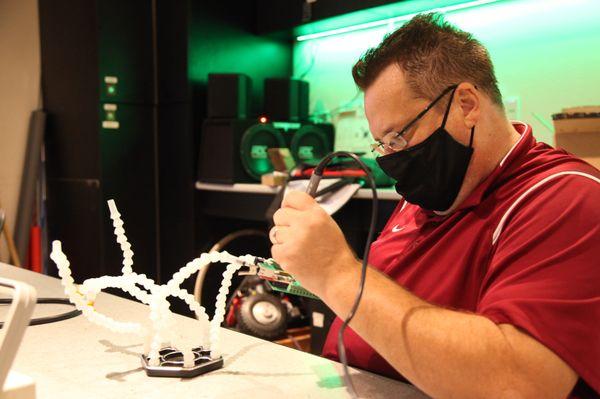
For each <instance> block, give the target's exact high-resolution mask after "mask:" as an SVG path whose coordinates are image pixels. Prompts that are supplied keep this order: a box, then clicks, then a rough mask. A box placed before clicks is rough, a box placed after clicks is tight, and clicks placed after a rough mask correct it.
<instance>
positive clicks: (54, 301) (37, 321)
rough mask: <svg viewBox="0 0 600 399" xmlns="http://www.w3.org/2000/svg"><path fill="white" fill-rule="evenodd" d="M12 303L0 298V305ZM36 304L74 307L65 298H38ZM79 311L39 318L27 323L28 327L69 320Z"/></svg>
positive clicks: (78, 313) (10, 300) (0, 322)
mask: <svg viewBox="0 0 600 399" xmlns="http://www.w3.org/2000/svg"><path fill="white" fill-rule="evenodd" d="M11 303H12V299H9V298H0V305H10V304H11ZM36 303H38V304H55V305H69V306H73V307H74V306H75V305H73V304H72V303H71V302H69V300H68V299H67V298H38V299H37V302H36ZM80 314H81V311H79V310H71V311H69V312H65V313H61V314H58V315H56V316H47V317H39V318H37V319H31V320H30V321H29V325H30V326H37V325H40V324H48V323H55V322H57V321H62V320H67V319H71V318H73V317H76V316H79V315H80ZM3 327H4V322H3V321H0V329H1V328H3Z"/></svg>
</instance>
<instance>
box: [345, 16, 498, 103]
mask: <svg viewBox="0 0 600 399" xmlns="http://www.w3.org/2000/svg"><path fill="white" fill-rule="evenodd" d="M393 62H395V63H397V64H398V66H400V68H402V70H403V71H404V72H405V73H406V79H407V84H408V85H409V87H410V88H411V90H412V91H413V92H414V93H415V94H416V95H417V96H418V97H420V98H426V99H433V98H435V97H436V96H438V95H439V94H440V93H441V92H442V91H443V90H444V89H445V88H446V87H448V86H451V85H453V84H457V83H461V82H470V83H472V84H473V85H475V86H476V87H477V88H478V89H480V90H482V91H483V92H484V93H486V94H487V95H488V96H489V97H490V98H491V99H492V101H493V102H494V103H496V104H497V105H499V106H500V107H502V95H501V94H500V90H499V89H498V81H497V80H496V75H495V74H494V66H493V65H492V60H491V59H490V55H489V53H488V51H487V50H486V48H485V47H484V46H483V45H482V44H481V43H480V42H479V41H478V40H477V39H475V38H474V37H473V35H471V34H470V33H467V32H464V31H462V30H460V29H458V28H457V27H455V26H453V25H451V24H450V23H448V22H446V21H444V19H443V16H442V15H441V14H438V13H429V14H419V15H417V16H415V17H414V18H412V19H411V20H410V21H408V22H407V23H406V24H404V25H403V26H401V27H400V28H398V29H397V30H396V31H395V32H393V33H391V34H389V35H387V36H386V37H385V38H384V39H383V41H382V42H381V43H380V44H379V45H378V46H377V47H374V48H371V49H369V50H367V52H366V53H365V54H363V55H362V57H361V58H360V59H359V60H358V62H356V64H354V67H353V68H352V77H353V78H354V81H355V82H356V84H357V85H358V86H359V87H360V88H361V89H362V90H365V89H366V88H368V87H369V86H370V85H371V84H372V83H373V81H374V80H375V79H376V78H377V76H378V75H379V74H380V73H381V71H382V70H383V69H384V68H386V67H387V66H389V65H390V64H392V63H393Z"/></svg>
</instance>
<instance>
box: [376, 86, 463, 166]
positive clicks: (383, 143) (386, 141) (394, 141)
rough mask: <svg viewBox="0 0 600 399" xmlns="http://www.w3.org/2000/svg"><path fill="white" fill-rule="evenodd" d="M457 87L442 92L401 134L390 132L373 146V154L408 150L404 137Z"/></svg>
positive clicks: (450, 87)
mask: <svg viewBox="0 0 600 399" xmlns="http://www.w3.org/2000/svg"><path fill="white" fill-rule="evenodd" d="M457 87H458V85H452V86H449V87H447V88H446V89H445V90H444V91H443V92H442V94H440V95H439V96H438V97H437V98H436V99H435V100H433V101H432V102H431V103H429V105H428V106H427V107H425V109H423V111H421V112H419V114H418V115H417V116H416V117H415V118H414V119H413V120H411V121H410V122H408V124H407V125H406V126H404V128H403V129H402V130H400V131H399V132H389V133H387V134H386V135H385V136H383V137H382V138H381V140H378V141H377V142H376V143H373V144H371V152H374V151H376V152H378V153H379V154H381V155H388V154H391V153H394V152H398V151H400V150H403V149H404V148H406V146H407V145H408V141H407V140H406V139H405V138H404V135H405V134H406V133H408V131H409V130H410V128H411V127H413V126H414V124H415V123H417V122H418V121H419V120H420V119H421V118H422V117H423V116H425V114H426V113H427V111H429V110H430V109H431V108H433V106H434V105H435V104H436V103H437V102H438V101H440V100H441V99H442V98H443V97H444V96H445V95H446V94H448V93H449V92H450V91H452V90H454V89H456V88H457Z"/></svg>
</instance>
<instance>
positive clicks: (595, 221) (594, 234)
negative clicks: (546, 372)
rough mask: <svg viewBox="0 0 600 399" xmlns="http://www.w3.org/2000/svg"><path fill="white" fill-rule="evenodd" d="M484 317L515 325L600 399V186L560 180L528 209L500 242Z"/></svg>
mask: <svg viewBox="0 0 600 399" xmlns="http://www.w3.org/2000/svg"><path fill="white" fill-rule="evenodd" d="M477 313H479V314H481V315H484V316H486V317H488V318H489V319H491V320H492V321H494V322H495V323H498V324H500V323H508V324H512V325H514V326H516V327H518V328H520V329H521V330H524V331H525V332H527V333H528V334H530V335H531V336H533V337H534V338H535V339H537V340H538V341H539V342H541V343H542V344H543V345H545V346H546V347H547V348H549V349H550V350H552V351H553V352H554V353H556V354H557V355H558V356H559V357H560V358H562V359H563V360H564V361H565V362H566V363H567V364H569V365H570V366H571V368H573V369H574V370H575V372H576V373H577V374H578V375H579V376H580V377H581V378H582V379H583V380H584V381H585V382H586V383H587V384H588V385H589V386H590V387H591V388H593V389H594V390H595V391H596V392H600V184H599V183H597V182H595V181H594V180H592V179H589V178H586V177H583V176H573V175H566V176H560V177H557V178H555V179H553V180H551V181H549V182H547V183H545V184H544V185H542V186H540V187H539V188H538V189H536V190H534V191H532V192H531V193H530V194H528V195H527V197H526V198H524V200H523V201H521V202H520V205H518V206H517V207H516V208H515V209H514V210H513V212H512V213H511V214H510V216H509V219H508V220H507V222H506V224H505V225H504V228H503V230H502V232H501V233H500V235H499V237H498V241H497V242H496V246H495V249H494V252H493V254H492V256H491V259H490V264H489V268H488V270H487V273H486V276H485V280H484V282H483V288H482V292H481V293H480V300H479V303H478V307H477Z"/></svg>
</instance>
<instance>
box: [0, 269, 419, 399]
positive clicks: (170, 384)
mask: <svg viewBox="0 0 600 399" xmlns="http://www.w3.org/2000/svg"><path fill="white" fill-rule="evenodd" d="M74 267H76V265H75V266H74ZM0 276H2V277H5V278H10V279H15V280H20V281H24V282H27V283H29V284H31V285H33V286H34V287H35V288H36V289H37V291H38V298H39V297H64V294H63V293H62V289H61V286H60V282H59V280H57V279H55V278H52V277H48V276H44V275H41V274H37V273H33V272H29V271H26V270H23V269H18V268H15V267H13V266H8V265H5V264H1V263H0ZM96 303H97V307H98V309H99V311H101V312H104V313H106V314H108V315H109V316H111V317H114V318H115V319H117V320H126V321H141V320H143V319H144V318H145V317H147V316H146V315H147V312H148V309H147V306H145V305H142V304H140V303H137V302H134V301H130V300H127V299H123V298H120V297H116V296H113V295H110V294H104V293H101V294H100V295H99V296H98V298H97V301H96ZM68 309H70V308H69V307H66V306H63V305H38V307H37V308H36V310H35V311H34V316H33V317H39V316H47V315H49V314H57V313H62V312H64V311H65V310H68ZM6 310H7V306H0V320H4V319H5V318H6V313H7V312H6ZM176 320H177V323H178V326H179V327H180V331H182V332H183V333H184V335H185V337H186V339H187V338H188V336H189V338H190V340H193V334H192V330H193V327H194V320H193V319H190V318H187V317H184V316H179V315H176ZM221 340H222V341H221V342H222V343H223V352H224V354H223V357H224V359H225V366H224V368H222V369H220V370H216V371H213V372H211V373H208V374H205V375H202V376H198V377H195V378H192V379H179V378H157V377H148V376H146V374H145V372H144V371H143V369H142V368H141V364H140V358H139V352H140V351H141V348H142V344H141V341H140V339H139V338H137V337H135V336H131V335H123V334H116V333H113V332H110V331H108V330H105V329H103V328H100V327H97V326H96V325H93V324H91V323H90V322H88V321H87V320H86V319H85V318H83V317H82V316H78V317H75V318H72V319H69V320H65V321H61V322H57V323H53V324H45V325H39V326H30V327H28V329H27V332H26V334H25V337H24V339H23V342H22V344H21V348H20V350H19V352H18V353H17V357H16V360H15V364H14V365H13V369H14V370H16V371H18V372H20V373H23V374H26V375H28V376H30V377H32V378H33V379H34V380H35V382H36V390H37V398H52V399H54V398H77V399H81V398H119V399H126V398H169V397H172V398H177V399H180V398H186V397H193V398H236V399H238V398H261V399H264V398H286V399H287V398H347V397H349V395H348V393H347V392H346V390H345V388H344V387H343V386H341V381H342V378H341V375H342V374H341V365H340V364H339V363H336V362H332V361H329V360H327V359H324V358H321V357H318V356H314V355H311V354H307V353H304V352H300V351H297V350H294V349H290V348H286V347H283V346H280V345H276V344H273V343H271V342H268V341H263V340H260V339H257V338H254V337H251V336H247V335H244V334H240V333H236V332H234V331H230V330H226V329H223V330H222V338H221ZM352 375H353V379H354V383H355V386H356V388H357V390H358V393H359V395H360V396H361V397H364V398H411V399H422V398H425V396H424V395H423V394H422V393H420V392H419V391H418V390H416V389H415V388H414V387H412V386H410V385H406V384H403V383H401V382H398V381H394V380H391V379H388V378H384V377H381V376H377V375H374V374H371V373H369V372H366V371H361V370H353V371H352Z"/></svg>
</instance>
